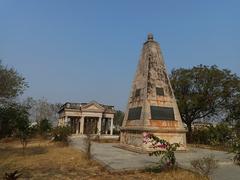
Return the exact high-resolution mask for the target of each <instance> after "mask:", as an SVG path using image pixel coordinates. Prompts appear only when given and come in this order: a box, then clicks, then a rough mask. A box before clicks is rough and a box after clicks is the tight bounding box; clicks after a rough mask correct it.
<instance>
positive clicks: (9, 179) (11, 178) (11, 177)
mask: <svg viewBox="0 0 240 180" xmlns="http://www.w3.org/2000/svg"><path fill="white" fill-rule="evenodd" d="M21 175H22V174H21V173H20V172H19V171H18V170H16V171H14V172H10V173H5V175H4V179H6V180H16V179H18V178H19V177H20V176H21Z"/></svg>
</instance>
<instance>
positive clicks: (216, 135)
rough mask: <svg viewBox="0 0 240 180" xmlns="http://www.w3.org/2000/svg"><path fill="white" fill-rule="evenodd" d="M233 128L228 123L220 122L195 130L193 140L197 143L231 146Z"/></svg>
mask: <svg viewBox="0 0 240 180" xmlns="http://www.w3.org/2000/svg"><path fill="white" fill-rule="evenodd" d="M231 139H232V130H231V128H229V127H228V125H227V124H226V123H219V124H217V125H216V126H215V127H214V126H210V127H205V128H201V129H197V130H194V131H193V134H192V140H193V142H194V143H197V144H207V145H213V146H219V145H220V146H225V147H229V146H230V145H231V143H229V141H230V140H231Z"/></svg>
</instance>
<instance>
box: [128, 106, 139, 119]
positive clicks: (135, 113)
mask: <svg viewBox="0 0 240 180" xmlns="http://www.w3.org/2000/svg"><path fill="white" fill-rule="evenodd" d="M141 112H142V107H135V108H130V109H129V111H128V120H140V117H141Z"/></svg>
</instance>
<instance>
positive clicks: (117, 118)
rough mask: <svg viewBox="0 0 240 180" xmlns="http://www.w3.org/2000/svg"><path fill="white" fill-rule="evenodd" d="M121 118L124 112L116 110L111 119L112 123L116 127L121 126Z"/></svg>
mask: <svg viewBox="0 0 240 180" xmlns="http://www.w3.org/2000/svg"><path fill="white" fill-rule="evenodd" d="M123 119H124V112H122V111H120V110H117V111H116V113H115V115H114V120H113V122H114V125H115V127H116V128H117V129H119V128H120V127H121V126H122V122H123Z"/></svg>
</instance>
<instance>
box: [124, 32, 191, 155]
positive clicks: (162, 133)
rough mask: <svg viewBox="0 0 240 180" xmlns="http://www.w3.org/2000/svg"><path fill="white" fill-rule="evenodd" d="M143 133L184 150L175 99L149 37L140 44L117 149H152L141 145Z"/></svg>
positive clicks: (155, 48)
mask: <svg viewBox="0 0 240 180" xmlns="http://www.w3.org/2000/svg"><path fill="white" fill-rule="evenodd" d="M144 132H148V133H154V134H155V135H156V136H158V137H160V138H161V139H165V140H167V141H168V142H170V143H180V144H181V146H180V148H179V149H180V150H185V149H186V130H185V129H184V127H183V124H182V120H181V116H180V113H179V110H178V106H177V103H176V99H175V97H174V93H173V90H172V87H171V84H170V81H169V78H168V74H167V70H166V67H165V64H164V60H163V56H162V52H161V49H160V46H159V44H158V43H157V42H156V41H154V39H153V35H152V34H151V33H150V34H148V38H147V41H146V42H145V43H144V45H143V49H142V52H141V57H140V60H139V63H138V67H137V71H136V74H135V78H134V80H133V82H132V89H131V93H130V96H129V100H128V106H127V110H126V112H125V117H124V120H123V124H122V127H121V138H120V146H123V147H125V148H128V149H130V150H134V151H140V152H147V151H151V150H152V149H151V148H150V147H149V145H146V144H144V143H143V134H144Z"/></svg>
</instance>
